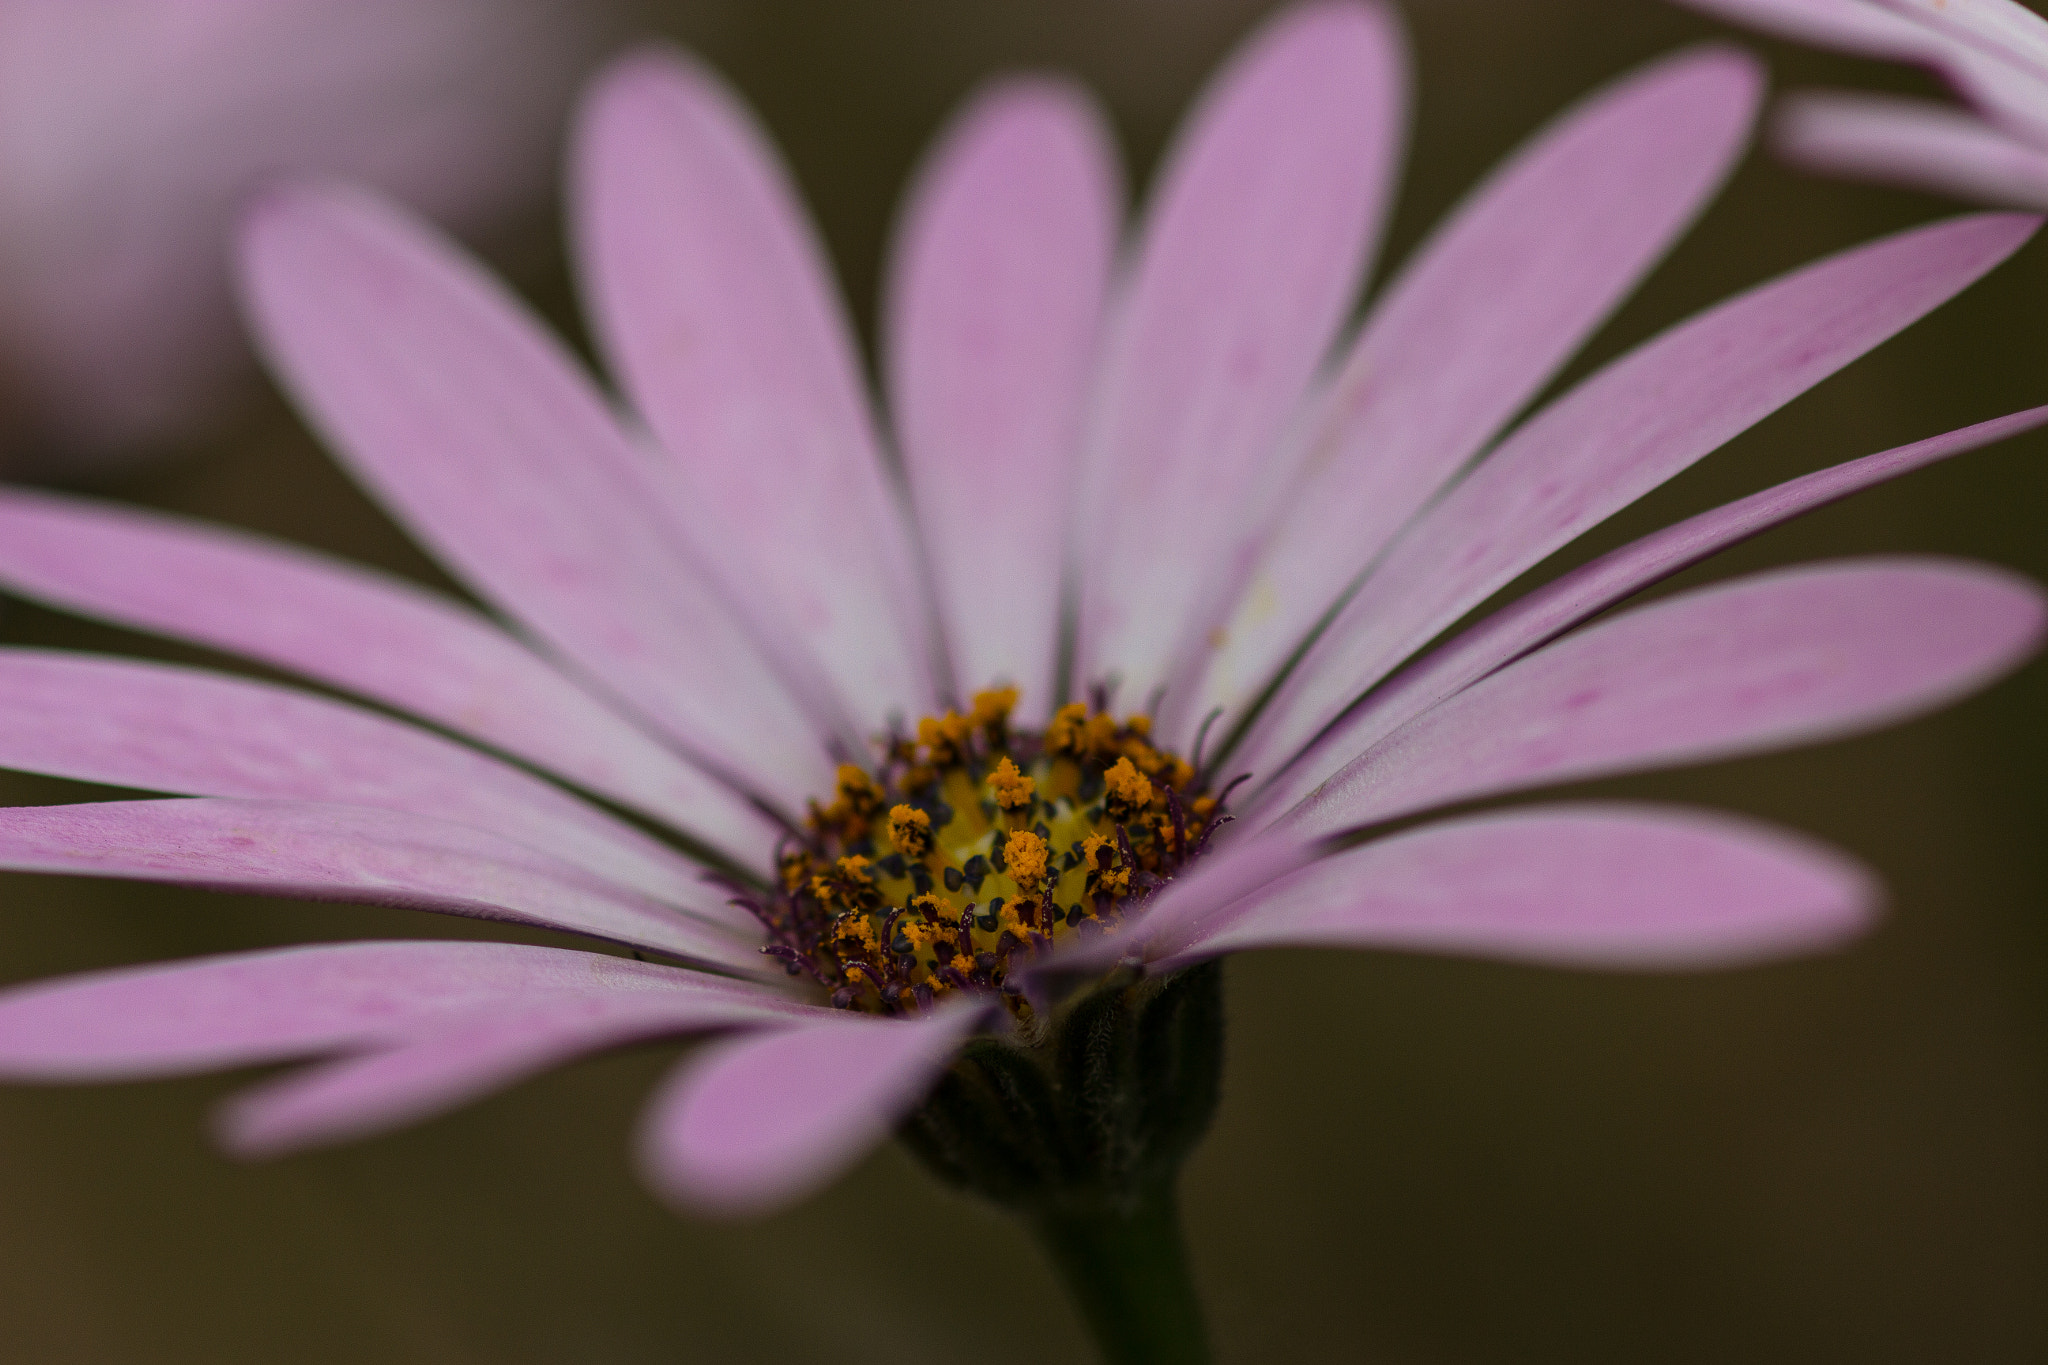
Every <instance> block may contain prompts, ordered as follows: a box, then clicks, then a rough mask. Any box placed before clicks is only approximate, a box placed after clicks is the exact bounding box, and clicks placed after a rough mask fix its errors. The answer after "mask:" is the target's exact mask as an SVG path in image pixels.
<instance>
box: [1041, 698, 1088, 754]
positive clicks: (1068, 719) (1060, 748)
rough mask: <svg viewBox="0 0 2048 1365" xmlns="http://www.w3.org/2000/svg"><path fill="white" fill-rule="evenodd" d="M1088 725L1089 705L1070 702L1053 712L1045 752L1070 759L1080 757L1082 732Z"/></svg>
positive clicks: (1046, 728)
mask: <svg viewBox="0 0 2048 1365" xmlns="http://www.w3.org/2000/svg"><path fill="white" fill-rule="evenodd" d="M1087 723H1088V703H1086V702H1081V701H1070V702H1068V703H1067V704H1066V705H1065V706H1062V707H1061V708H1060V709H1059V710H1057V711H1055V712H1053V716H1052V724H1050V725H1048V726H1046V727H1045V751H1046V752H1047V753H1049V754H1059V755H1064V756H1068V757H1078V756H1079V755H1080V752H1081V730H1082V727H1083V726H1085V725H1086V724H1087Z"/></svg>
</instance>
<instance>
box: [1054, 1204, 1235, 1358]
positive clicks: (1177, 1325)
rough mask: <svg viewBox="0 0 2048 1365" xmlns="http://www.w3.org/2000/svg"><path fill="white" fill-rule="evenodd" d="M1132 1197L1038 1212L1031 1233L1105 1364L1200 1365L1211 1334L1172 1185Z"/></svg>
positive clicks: (1056, 1207)
mask: <svg viewBox="0 0 2048 1365" xmlns="http://www.w3.org/2000/svg"><path fill="white" fill-rule="evenodd" d="M1135 1193H1136V1195H1137V1197H1136V1199H1135V1200H1103V1201H1101V1202H1097V1203H1090V1204H1075V1203H1067V1202H1065V1201H1062V1202H1061V1204H1059V1205H1056V1206H1049V1207H1046V1208H1044V1209H1040V1210H1037V1211H1035V1212H1034V1214H1033V1215H1032V1216H1031V1219H1030V1222H1031V1228H1032V1231H1033V1232H1035V1233H1036V1234H1037V1235H1038V1240H1039V1243H1040V1245H1042V1246H1043V1247H1044V1248H1045V1253H1046V1255H1047V1256H1048V1257H1050V1258H1051V1260H1052V1263H1053V1265H1054V1266H1056V1267H1058V1269H1059V1272H1060V1278H1061V1279H1062V1280H1064V1281H1065V1282H1066V1286H1067V1292H1068V1293H1069V1294H1071V1295H1072V1296H1073V1299H1074V1303H1075V1306H1076V1307H1078V1308H1079V1309H1080V1310H1081V1316H1082V1318H1083V1319H1084V1320H1085V1321H1086V1322H1087V1324H1088V1329H1089V1331H1090V1332H1091V1333H1092V1334H1093V1335H1094V1337H1095V1342H1096V1345H1097V1346H1098V1347H1099V1348H1100V1349H1101V1351H1102V1358H1103V1360H1104V1361H1106V1362H1107V1363H1108V1365H1205V1363H1206V1362H1207V1361H1208V1360H1209V1337H1208V1333H1207V1331H1206V1330H1205V1329H1204V1327H1203V1323H1202V1301H1201V1296H1200V1295H1199V1294H1197V1293H1196V1292H1195V1280H1194V1276H1193V1274H1192V1273H1191V1272H1190V1269H1189V1266H1188V1258H1187V1252H1186V1249H1185V1248H1184V1246H1183V1245H1182V1241H1181V1233H1180V1209H1179V1206H1178V1201H1177V1200H1176V1199H1175V1197H1174V1189H1173V1182H1172V1180H1171V1179H1168V1180H1163V1181H1156V1182H1151V1183H1149V1184H1148V1185H1147V1186H1145V1187H1144V1188H1142V1189H1140V1190H1138V1191H1135Z"/></svg>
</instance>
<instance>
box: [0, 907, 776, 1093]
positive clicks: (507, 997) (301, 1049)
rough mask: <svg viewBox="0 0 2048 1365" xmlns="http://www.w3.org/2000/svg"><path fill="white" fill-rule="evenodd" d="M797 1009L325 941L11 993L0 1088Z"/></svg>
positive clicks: (655, 978) (613, 970) (445, 952)
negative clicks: (566, 1006)
mask: <svg viewBox="0 0 2048 1365" xmlns="http://www.w3.org/2000/svg"><path fill="white" fill-rule="evenodd" d="M536 1000H538V1001H544V1002H548V1003H550V1004H551V1005H553V1004H560V1003H562V1002H575V1001H611V1002H616V1003H618V1004H620V1005H621V1006H635V1005H639V1004H643V1003H647V1002H674V1001H683V1002H690V1004H691V1007H696V1006H697V1005H708V1006H716V1007H721V1008H729V1009H732V1010H735V1011H738V1010H783V1009H790V1008H795V1007H793V1006H789V1005H787V1004H785V1003H782V1002H780V1001H779V998H778V997H776V996H773V995H771V994H769V993H767V992H765V991H763V990H761V989H760V988H758V987H754V986H749V985H746V984H743V983H741V982H736V981H725V980H721V979H718V978H715V977H707V976H703V975H701V974H699V973H695V972H686V971H682V970H679V969H677V968H674V967H664V966H659V965H657V964H655V963H651V962H635V961H633V960H632V959H630V958H621V957H609V956H604V955H601V954H597V953H587V952H581V951H577V950H572V949H563V948H535V947H528V946H525V945H522V944H514V943H435V942H424V941H412V942H386V943H328V944H315V945H308V946H304V947H294V948H279V949H273V950H270V951H267V952H258V953H237V954H234V955H232V956H224V957H209V958H196V959H192V960H189V961H185V962H173V963H166V964H152V965H150V966H146V967H124V968H121V969H119V970H115V971H104V972H87V973H83V974H80V975H77V976H69V977H60V978H58V979H56V980H52V981H37V982H33V983H31V984H29V985H25V986H16V987H14V988H12V989H10V990H7V991H0V1075H5V1076H7V1077H9V1078H10V1079H13V1080H42V1081H111V1080H133V1079H139V1078H142V1077H148V1076H180V1075H189V1074H192V1073H195V1072H203V1071H218V1070H223V1069H225V1068H228V1067H237V1066H250V1065H254V1064H256V1063H260V1062H280V1061H286V1060H289V1059H291V1058H295V1057H304V1056H313V1055H318V1054H321V1053H331V1052H337V1051H345V1050H351V1049H359V1048H366V1047H392V1046H396V1045H399V1044H401V1043H406V1042H411V1041H417V1040H420V1039H422V1038H426V1037H431V1036H434V1035H435V1034H436V1033H437V1032H440V1031H443V1030H445V1029H446V1027H447V1026H448V1024H449V1023H450V1021H455V1022H459V1023H462V1024H463V1025H464V1026H465V1027H466V1026H467V1022H468V1021H470V1020H471V1019H473V1018H476V1017H478V1016H479V1012H480V1011H486V1010H490V1009H497V1010H499V1011H500V1012H503V1013H505V1014H507V1015H516V1014H517V1012H518V1011H519V1010H520V1009H521V1008H523V1007H524V1005H525V1004H526V1003H530V1002H533V1001H536Z"/></svg>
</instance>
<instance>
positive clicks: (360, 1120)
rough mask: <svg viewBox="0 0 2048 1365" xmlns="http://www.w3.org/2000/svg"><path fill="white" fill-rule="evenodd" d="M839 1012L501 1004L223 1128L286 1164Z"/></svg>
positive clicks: (738, 1003) (296, 1083)
mask: <svg viewBox="0 0 2048 1365" xmlns="http://www.w3.org/2000/svg"><path fill="white" fill-rule="evenodd" d="M693 979H694V980H702V979H703V978H701V977H698V978H693ZM828 1013H830V1012H828V1011H826V1010H823V1009H818V1008H815V1007H811V1008H806V1007H803V1006H796V1005H789V1004H786V1003H783V1002H778V1001H776V1000H774V998H773V997H770V996H767V995H766V994H765V993H761V992H755V993H753V994H752V995H751V996H749V995H747V994H743V993H741V992H738V991H730V990H727V991H701V990H689V989H675V988H671V989H667V990H662V991H658V992H657V991H640V992H637V993H634V994H632V995H622V994H612V995H596V994H593V993H589V992H583V993H578V994H575V995H568V996H561V997H557V998H554V999H546V1000H537V1001H526V1002H519V1001H499V1002H496V1003H494V1004H492V1005H490V1006H487V1007H483V1008H479V1009H475V1010H471V1011H469V1012H468V1013H467V1014H465V1015H464V1016H463V1017H461V1018H459V1019H438V1020H434V1021H432V1026H431V1027H428V1028H423V1029H420V1030H417V1031H416V1032H417V1035H418V1036H415V1037H413V1038H410V1039H408V1040H407V1041H405V1042H403V1043H400V1044H399V1045H397V1046H395V1047H386V1048H383V1049H381V1050H378V1051H373V1052H370V1053H368V1054H366V1055H363V1056H358V1057H347V1058H342V1059H340V1060H337V1061H332V1062H327V1063H325V1064H322V1065H318V1066H312V1067H307V1068H304V1069H302V1070H300V1071H297V1072H293V1073H292V1074H290V1075H288V1076H285V1077H284V1078H283V1079H281V1080H277V1081H273V1082H270V1083H269V1084H267V1085H261V1086H258V1087H256V1088H255V1089H253V1090H245V1091H243V1092H242V1093H241V1094H238V1095H236V1096H234V1097H233V1098H232V1099H230V1100H229V1101H228V1102H227V1103H226V1104H225V1105H224V1106H222V1109H221V1112H220V1115H219V1119H218V1123H217V1129H218V1131H219V1133H220V1137H221V1141H222V1143H223V1145H225V1146H226V1147H227V1148H228V1150H230V1151H232V1152H234V1153H235V1154H236V1155H237V1156H244V1157H274V1156H281V1155H283V1154H284V1153H286V1152H294V1151H300V1150H303V1149H305V1148H307V1147H317V1146H325V1145H327V1144H330V1143H335V1142H345V1141H349V1140H351V1139H354V1138H360V1137H366V1136H368V1135H370V1134H372V1133H381V1132H387V1131H389V1130H391V1129H393V1128H400V1127H403V1126H405V1125H406V1124H410V1123H417V1122H419V1121H420V1120H422V1119H426V1118H430V1117H432V1116H434V1115H436V1114H441V1113H445V1112H447V1111H448V1110H450V1109H454V1108H457V1107H458V1106H461V1105H464V1104H467V1103H469V1102H470V1101H472V1100H476V1099H480V1098H482V1097H483V1096H485V1095H488V1094H491V1093H493V1092H495V1091H499V1090H503V1089H505V1088H506V1087H507V1086H511V1085H514V1084H516V1083H518V1082H520V1081H523V1080H525V1079H526V1078H527V1077H529V1076H533V1075H535V1074H537V1073H539V1072H542V1071H545V1070H548V1069H549V1068H551V1067H556V1066H560V1065H562V1064H563V1063H564V1062H569V1061H573V1060H575V1059H576V1058H578V1057H582V1056H586V1055H588V1054H590V1053H593V1052H601V1051H604V1050H606V1049H608V1048H614V1047H621V1046H624V1045H626V1044H628V1043H637V1042H643V1041H646V1040H647V1039H650V1038H660V1037H667V1036H671V1035H674V1034H679V1033H696V1032H701V1031H703V1030H706V1029H718V1028H733V1027H736V1026H746V1025H762V1024H774V1023H788V1022H790V1021H791V1020H792V1019H802V1018H803V1017H804V1016H805V1015H806V1014H809V1015H827V1014H828Z"/></svg>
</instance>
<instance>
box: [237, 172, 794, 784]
mask: <svg viewBox="0 0 2048 1365" xmlns="http://www.w3.org/2000/svg"><path fill="white" fill-rule="evenodd" d="M240 265H241V270H242V286H243V293H244V297H245V299H246V301H247V304H248V307H249V310H250V313H251V315H252V318H253V321H254V325H255V327H256V330H257V332H258V334H259V338H260V340H261V341H262V343H263V345H264V348H265V350H266V351H267V353H268V355H269V357H270V360H271V364H272V367H273V369H274V370H275V371H276V372H277V373H278V374H279V375H280V376H281V377H282V378H283V379H284V381H285V382H286V383H287V385H288V386H289V387H290V389H291V390H292V392H293V393H294V394H295V396H296V397H297V398H298V400H299V401H300V403H301V404H302V405H303V407H304V409H305V411H306V413H307V415H308V417H309V419H310V420H311V421H312V422H313V423H314V424H315V425H316V426H318V427H319V428H320V429H321V430H322V431H323V432H324V433H325V435H326V437H327V440H328V443H329V444H330V445H331V446H332V447H333V448H334V450H335V452H336V454H337V455H339V456H340V457H341V458H342V459H343V460H344V461H345V462H346V463H347V464H348V465H349V467H350V468H351V469H352V470H354V472H355V473H356V475H357V476H358V477H359V478H361V479H362V480H363V481H364V483H365V484H366V485H367V486H368V487H369V488H370V489H371V490H373V491H374V492H375V493H376V494H377V495H378V497H379V498H380V499H381V500H382V501H383V502H384V504H385V506H386V507H387V508H389V509H390V510H391V511H392V513H393V514H394V515H395V516H396V517H398V518H399V520H400V521H401V522H403V523H404V524H405V525H406V526H407V527H408V528H409V529H410V530H411V531H412V532H413V533H414V534H415V535H416V536H418V537H419V538H420V540H421V541H422V543H423V544H425V545H427V546H428V547H429V548H431V549H432V550H433V551H434V552H435V553H436V554H437V555H438V556H439V557H440V558H441V559H442V561H443V562H444V563H445V564H447V565H448V566H449V568H450V569H451V570H452V571H453V572H455V573H456V574H457V575H458V576H459V577H461V578H462V579H463V580H464V581H465V582H466V583H468V584H469V585H470V586H471V587H473V588H474V589H475V590H476V591H477V592H478V593H479V594H480V595H481V596H483V597H484V598H485V599H486V600H488V601H491V602H492V603H494V604H495V605H496V606H498V607H499V608H500V609H501V610H503V611H504V612H505V613H507V614H508V615H510V616H512V617H514V618H516V619H518V620H520V621H522V622H524V623H525V624H526V625H528V626H529V627H531V628H532V629H533V630H534V631H535V633H536V634H538V635H540V636H541V637H542V638H544V639H546V640H547V641H548V642H549V644H551V645H552V646H554V647H555V648H556V649H559V650H560V651H561V652H562V653H563V654H564V655H566V656H568V657H569V658H571V659H573V660H575V661H576V663H577V664H578V665H579V666H580V667H581V668H582V669H583V670H584V671H585V672H587V673H588V674H589V675H590V676H592V677H594V678H598V679H601V680H602V682H603V683H604V685H605V686H607V687H609V688H611V689H614V690H615V691H616V692H617V694H618V695H619V696H620V697H621V698H622V699H624V700H626V701H628V702H630V703H631V704H632V705H633V706H634V707H635V708H636V709H637V710H638V711H639V712H640V713H641V714H642V715H644V716H646V717H647V718H649V719H650V720H652V721H654V722H656V723H657V724H659V725H661V726H663V727H664V728H665V729H667V730H668V731H669V732H670V733H671V734H673V735H674V736H676V738H677V739H679V740H681V741H682V742H683V743H684V744H686V745H687V746H689V748H690V749H691V750H692V751H694V752H695V753H697V754H700V755H702V756H704V757H705V758H706V759H707V760H709V761H710V762H712V763H714V764H716V765H718V766H719V767H720V768H722V769H723V770H724V771H726V772H728V773H731V774H734V775H737V776H740V777H741V778H743V779H744V780H745V781H746V782H747V783H748V784H749V785H751V786H752V787H753V788H754V789H756V790H758V791H762V792H764V793H765V794H767V795H768V796H770V797H772V798H774V799H777V800H779V801H782V802H784V803H785V804H786V805H787V806H788V807H789V808H790V809H800V808H801V803H802V800H803V797H804V794H805V793H807V792H809V791H815V790H819V789H821V786H822V784H823V783H824V782H825V781H827V780H829V777H830V773H831V769H830V766H829V765H828V763H827V761H826V756H825V751H824V747H823V745H822V744H821V743H820V742H819V739H818V736H817V733H816V728H815V726H814V725H813V723H812V721H811V720H810V719H809V718H808V717H807V716H806V714H805V712H804V711H803V710H802V709H801V708H799V707H798V705H797V704H796V703H795V701H794V700H792V698H791V696H790V694H789V692H788V691H787V690H785V688H784V687H783V685H782V683H781V682H780V681H779V680H778V679H777V677H776V676H775V675H774V673H773V672H772V671H771V670H770V669H769V667H768V665H767V663H766V662H765V661H764V659H763V657H762V655H761V653H760V652H759V650H758V649H757V648H756V647H755V645H754V642H753V641H752V640H751V639H750V638H749V636H748V634H747V632H746V631H745V630H744V629H743V628H742V626H741V624H740V623H739V621H738V620H737V618H736V617H735V616H734V615H733V614H732V612H731V611H730V610H729V608H728V607H727V606H726V605H725V604H724V602H723V601H722V599H720V598H719V597H718V596H717V595H716V594H715V593H714V592H713V591H712V589H711V588H710V587H709V585H708V584H707V582H706V579H705V576H704V574H703V572H702V571H701V569H700V566H699V565H698V564H697V563H696V562H695V560H694V559H693V557H692V556H691V555H690V554H689V553H688V552H687V551H686V550H685V549H684V547H683V546H682V545H681V543H680V541H679V540H678V537H677V535H676V533H675V530H674V528H673V526H672V525H671V523H670V522H669V521H668V520H667V519H665V518H664V517H663V516H662V515H661V512H660V510H659V509H660V508H662V507H663V506H665V505H667V504H666V500H665V498H664V497H663V495H662V493H661V490H660V488H659V486H658V484H657V471H656V466H655V463H654V461H653V460H652V458H651V457H650V456H649V455H648V454H647V453H646V452H644V451H642V450H640V449H638V448H637V447H635V446H634V445H633V444H631V443H630V442H629V441H628V440H627V438H626V436H625V435H624V433H623V432H622V431H621V430H620V429H619V427H618V425H617V423H616V422H615V421H614V420H613V418H612V415H611V414H610V412H609V411H607V409H606V407H605V405H604V403H603V401H602V399H601V398H600V397H599V396H598V394H597V393H596V391H595V390H594V389H593V388H592V387H591V386H590V384H589V382H588V381H587V380H586V379H585V378H584V377H583V376H582V375H581V374H580V373H579V372H578V371H577V369H576V366H575V364H574V362H573V361H572V360H571V359H570V357H569V356H568V355H567V354H566V353H565V352H563V351H562V349H561V348H560V346H559V345H558V344H556V343H555V342H554V341H553V340H552V339H551V338H550V337H548V336H547V334H546V333H545V332H544V331H543V330H542V329H541V328H540V327H539V326H538V324H537V323H535V322H534V321H533V319H532V318H531V317H530V316H528V315H527V314H526V313H525V312H524V310H523V309H522V308H521V307H520V305H519V304H518V303H517V301H516V300H514V299H513V298H511V297H510V296H509V295H507V294H506V293H505V292H504V291H503V290H502V289H501V288H500V287H499V286H498V285H497V284H496V282H495V281H492V280H490V279H489V278H487V277H486V276H485V275H483V274H482V272H481V271H479V270H478V269H477V268H476V267H475V266H474V265H473V264H472V263H470V262H469V261H468V260H466V259H465V258H463V257H462V256H461V255H459V254H458V253H457V252H456V251H455V250H454V249H453V248H452V247H450V246H449V245H447V244H446V243H445V242H444V241H442V240H440V239H438V238H437V237H436V236H434V235H433V234H432V233H431V232H430V231H429V230H428V229H426V228H425V227H423V226H421V225H420V224H418V223H415V222H413V221H411V220H409V219H407V218H406V217H404V216H403V215H402V214H401V213H400V212H399V211H398V210H396V209H393V208H391V207H389V206H387V205H384V204H381V203H379V202H378V201H376V200H374V199H372V198H370V197H368V196H366V195H362V194H359V193H356V192H353V191H349V190H344V189H339V188H329V187H313V186H299V187H297V188H292V189H280V190H274V191H272V192H271V193H269V194H268V195H266V196H265V197H264V198H263V199H262V200H261V201H260V202H259V203H258V204H257V205H256V207H255V208H254V209H253V210H252V211H251V213H250V215H249V216H248V218H247V220H246V221H245V223H244V225H243V232H242V239H241V256H240Z"/></svg>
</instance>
